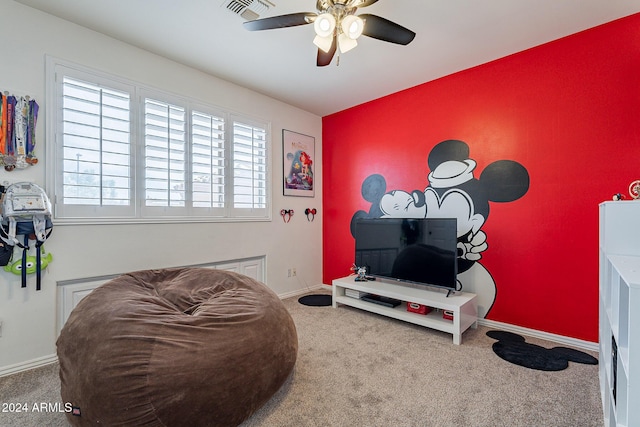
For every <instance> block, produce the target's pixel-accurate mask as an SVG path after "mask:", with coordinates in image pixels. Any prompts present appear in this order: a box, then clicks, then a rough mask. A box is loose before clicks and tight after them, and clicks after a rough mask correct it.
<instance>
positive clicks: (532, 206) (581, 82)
mask: <svg viewBox="0 0 640 427" xmlns="http://www.w3.org/2000/svg"><path fill="white" fill-rule="evenodd" d="M322 139H323V166H322V167H323V176H324V182H323V200H324V201H323V203H324V206H323V211H324V224H323V245H324V249H323V280H324V282H325V283H331V281H332V280H333V279H335V278H337V277H342V276H345V275H348V274H349V273H350V271H349V268H350V266H351V265H352V262H353V259H354V255H353V254H354V241H353V238H352V237H351V234H350V231H349V225H350V221H351V217H352V216H353V214H354V213H355V212H356V211H357V210H364V211H367V212H368V211H369V209H370V207H371V203H369V202H367V201H366V200H364V199H363V198H362V195H361V185H362V183H363V181H364V179H365V178H366V177H368V176H369V175H371V174H381V175H383V176H384V177H385V178H386V181H387V191H390V190H405V191H408V192H411V191H413V190H415V189H420V190H424V188H425V187H426V186H427V185H428V182H427V174H428V173H429V167H428V166H427V156H428V154H429V151H430V150H431V148H432V147H433V146H434V145H436V144H437V143H439V142H441V141H443V140H447V139H459V140H463V141H465V142H466V143H467V144H468V145H469V148H470V158H472V159H474V160H475V161H476V162H477V163H478V166H477V168H476V172H475V175H476V176H478V175H479V174H480V172H481V171H482V170H483V169H484V167H486V165H487V164H489V163H491V162H493V161H496V160H502V159H506V160H515V161H517V162H519V163H520V164H522V165H523V166H524V167H525V168H526V169H527V171H528V172H529V176H530V187H529V190H528V192H527V193H526V194H525V195H524V196H523V197H522V198H520V199H518V200H516V201H514V202H509V203H490V205H491V212H490V214H489V216H488V218H487V220H486V222H485V225H484V226H483V230H484V231H485V233H486V234H487V243H488V244H489V248H488V249H487V250H486V251H485V252H484V254H483V258H482V261H481V262H482V264H483V265H484V266H485V268H486V269H487V270H488V271H489V272H490V273H491V275H492V276H493V278H494V281H495V283H496V287H497V296H496V301H495V304H494V306H493V308H492V310H491V311H490V312H489V315H488V316H487V318H488V319H491V320H495V321H500V322H505V323H509V324H514V325H519V326H523V327H527V328H532V329H536V330H541V331H546V332H550V333H554V334H560V335H564V336H569V337H574V338H578V339H582V340H588V341H593V342H596V341H597V340H598V333H597V330H598V203H600V202H602V201H604V200H610V199H611V197H612V195H613V194H614V193H617V192H621V193H625V194H627V198H629V196H628V192H627V191H628V190H627V189H628V185H629V183H630V182H631V181H633V180H636V179H640V14H636V15H632V16H630V17H627V18H623V19H620V20H617V21H613V22H611V23H608V24H605V25H602V26H599V27H595V28H592V29H590V30H587V31H583V32H580V33H577V34H574V35H572V36H569V37H565V38H563V39H560V40H556V41H554V42H551V43H547V44H545V45H542V46H538V47H536V48H532V49H529V50H526V51H523V52H519V53H517V54H514V55H511V56H508V57H505V58H502V59H499V60H496V61H493V62H490V63H487V64H483V65H480V66H478V67H474V68H471V69H468V70H465V71H462V72H459V73H456V74H453V75H449V76H447V77H444V78H441V79H438V80H435V81H431V82H427V83H424V84H422V85H420V86H416V87H413V88H411V89H407V90H405V91H402V92H398V93H395V94H392V95H389V96H387V97H384V98H380V99H377V100H374V101H371V102H368V103H366V104H362V105H358V106H355V107H353V108H350V109H348V110H345V111H341V112H338V113H335V114H333V115H330V116H327V117H324V118H323V137H322ZM621 203H624V202H621ZM639 244H640V243H639Z"/></svg>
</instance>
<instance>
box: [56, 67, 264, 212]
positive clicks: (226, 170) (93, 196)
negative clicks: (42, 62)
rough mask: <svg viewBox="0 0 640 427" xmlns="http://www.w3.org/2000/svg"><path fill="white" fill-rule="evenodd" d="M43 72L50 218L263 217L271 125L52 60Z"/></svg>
mask: <svg viewBox="0 0 640 427" xmlns="http://www.w3.org/2000/svg"><path fill="white" fill-rule="evenodd" d="M47 70H48V73H47V74H48V76H49V79H48V81H47V83H48V85H51V86H48V88H51V89H50V91H49V93H50V95H51V96H49V97H48V98H47V106H48V107H49V109H48V110H49V111H52V120H51V123H52V124H53V125H52V131H53V133H54V134H55V136H56V139H55V144H54V145H53V146H54V148H52V149H51V155H48V156H47V163H48V171H47V173H48V178H50V180H51V182H53V183H54V184H53V185H52V187H53V191H54V193H55V194H53V197H52V198H53V200H54V204H55V209H54V216H55V219H56V220H61V221H68V222H102V221H105V220H106V221H108V222H118V221H120V220H122V221H127V222H131V221H133V222H146V221H150V222H154V221H158V220H161V221H170V222H174V221H176V222H180V221H192V220H195V221H217V220H234V219H236V218H237V219H241V220H246V219H253V220H266V219H270V194H269V192H270V191H269V183H270V176H269V174H270V167H269V163H270V160H269V155H270V142H269V140H270V125H269V123H268V122H264V121H256V120H255V119H251V118H248V117H246V116H241V115H237V114H235V113H234V114H231V113H228V112H224V111H222V110H220V109H216V108H215V107H211V106H208V105H205V104H202V103H200V102H196V101H194V100H191V99H188V98H183V97H179V96H176V95H173V94H169V93H165V92H162V91H158V90H154V89H150V88H147V87H145V86H142V85H140V84H137V83H135V82H130V81H126V80H124V79H120V78H117V77H113V76H108V75H106V74H104V73H100V72H97V71H95V70H87V69H83V67H80V66H75V65H74V66H71V65H68V64H65V63H63V62H62V61H58V60H55V59H52V58H48V59H47ZM49 70H54V71H53V72H52V73H49ZM49 167H50V168H49Z"/></svg>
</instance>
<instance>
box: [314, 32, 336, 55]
mask: <svg viewBox="0 0 640 427" xmlns="http://www.w3.org/2000/svg"><path fill="white" fill-rule="evenodd" d="M313 44H315V45H316V46H318V48H319V49H321V50H323V51H324V52H329V50H330V49H331V45H332V44H333V37H331V36H329V37H320V36H316V37H315V38H314V39H313Z"/></svg>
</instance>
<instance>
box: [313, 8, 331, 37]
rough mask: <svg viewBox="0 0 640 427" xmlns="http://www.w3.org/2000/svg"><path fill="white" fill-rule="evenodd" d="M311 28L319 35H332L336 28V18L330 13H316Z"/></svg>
mask: <svg viewBox="0 0 640 427" xmlns="http://www.w3.org/2000/svg"><path fill="white" fill-rule="evenodd" d="M313 29H314V30H315V31H316V34H317V35H318V36H320V37H329V36H332V35H333V31H334V30H335V29H336V18H335V17H334V16H333V15H331V14H330V13H322V14H320V15H318V17H317V18H316V20H315V22H314V23H313Z"/></svg>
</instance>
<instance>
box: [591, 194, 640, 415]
mask: <svg viewBox="0 0 640 427" xmlns="http://www.w3.org/2000/svg"><path fill="white" fill-rule="evenodd" d="M639 225H640V201H628V202H623V201H620V202H605V203H601V204H600V239H599V240H600V244H599V246H600V248H599V256H600V277H599V283H600V322H599V333H598V334H599V351H600V366H599V371H600V392H601V395H602V405H603V410H604V420H605V426H607V427H609V426H640V410H639V409H638V405H639V404H640V227H639Z"/></svg>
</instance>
